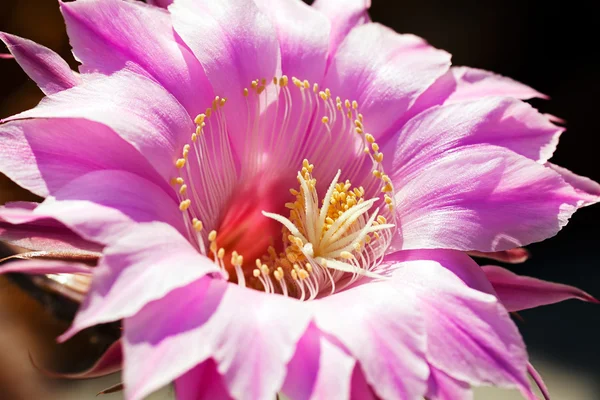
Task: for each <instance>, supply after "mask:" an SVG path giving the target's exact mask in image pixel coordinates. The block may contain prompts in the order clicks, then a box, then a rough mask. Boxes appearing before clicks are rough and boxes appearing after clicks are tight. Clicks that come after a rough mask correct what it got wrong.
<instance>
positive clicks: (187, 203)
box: [179, 199, 192, 211]
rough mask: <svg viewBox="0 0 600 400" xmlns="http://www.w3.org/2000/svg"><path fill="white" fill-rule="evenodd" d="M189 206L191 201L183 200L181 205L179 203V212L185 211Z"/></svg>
mask: <svg viewBox="0 0 600 400" xmlns="http://www.w3.org/2000/svg"><path fill="white" fill-rule="evenodd" d="M191 204H192V201H191V200H190V199H187V200H183V201H182V202H181V203H179V211H185V210H187V209H188V208H189V207H190V205H191Z"/></svg>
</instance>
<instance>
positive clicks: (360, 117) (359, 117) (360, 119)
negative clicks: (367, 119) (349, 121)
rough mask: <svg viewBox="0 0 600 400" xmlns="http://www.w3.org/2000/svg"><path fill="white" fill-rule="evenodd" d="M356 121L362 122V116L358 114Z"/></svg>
mask: <svg viewBox="0 0 600 400" xmlns="http://www.w3.org/2000/svg"><path fill="white" fill-rule="evenodd" d="M358 120H359V121H360V122H363V115H362V114H360V113H359V114H358Z"/></svg>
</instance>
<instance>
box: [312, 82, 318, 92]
mask: <svg viewBox="0 0 600 400" xmlns="http://www.w3.org/2000/svg"><path fill="white" fill-rule="evenodd" d="M313 92H315V93H318V92H319V84H318V83H315V84H314V85H313Z"/></svg>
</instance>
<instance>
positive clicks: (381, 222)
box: [377, 215, 387, 224]
mask: <svg viewBox="0 0 600 400" xmlns="http://www.w3.org/2000/svg"><path fill="white" fill-rule="evenodd" d="M377 222H379V223H380V224H385V223H386V222H387V219H385V217H384V216H383V215H379V216H377Z"/></svg>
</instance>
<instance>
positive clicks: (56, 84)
mask: <svg viewBox="0 0 600 400" xmlns="http://www.w3.org/2000/svg"><path fill="white" fill-rule="evenodd" d="M0 40H2V41H3V42H4V43H5V44H6V46H7V47H8V50H9V51H10V52H11V53H12V54H13V56H14V57H15V59H16V60H17V62H18V63H19V65H20V66H21V68H23V70H24V71H25V73H26V74H27V75H29V77H30V78H31V79H33V81H35V83H36V84H37V85H38V86H39V87H40V89H42V92H44V93H45V94H53V93H56V92H60V91H61V90H65V89H68V88H70V87H73V86H76V85H77V84H79V81H80V80H79V77H78V76H77V74H76V73H75V72H73V71H72V70H71V68H70V67H69V65H68V64H67V63H66V61H65V60H63V59H62V58H61V57H60V56H59V55H58V54H56V53H55V52H54V51H52V50H50V49H48V48H46V47H44V46H42V45H39V44H37V43H35V42H32V41H31V40H27V39H23V38H20V37H18V36H15V35H11V34H8V33H3V32H0Z"/></svg>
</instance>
